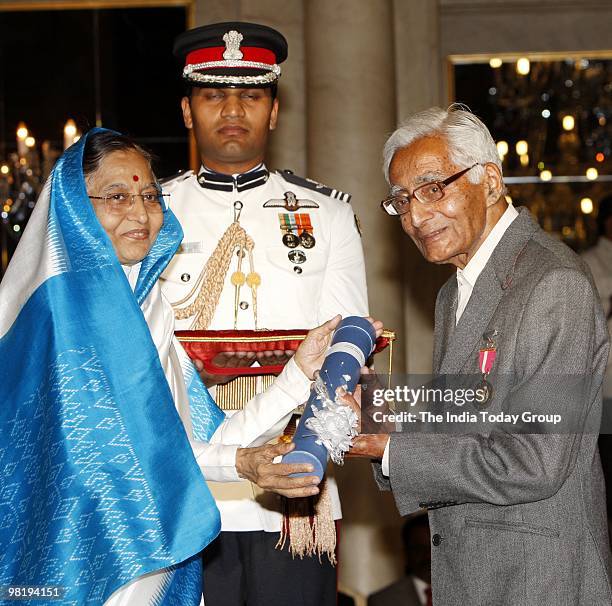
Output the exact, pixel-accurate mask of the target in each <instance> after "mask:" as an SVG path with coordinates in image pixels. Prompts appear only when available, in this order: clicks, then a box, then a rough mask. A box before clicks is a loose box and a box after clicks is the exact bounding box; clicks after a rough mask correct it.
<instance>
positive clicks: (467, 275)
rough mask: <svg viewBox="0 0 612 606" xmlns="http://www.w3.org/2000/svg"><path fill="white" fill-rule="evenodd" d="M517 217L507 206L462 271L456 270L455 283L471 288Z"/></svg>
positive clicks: (513, 209) (516, 213) (512, 207)
mask: <svg viewBox="0 0 612 606" xmlns="http://www.w3.org/2000/svg"><path fill="white" fill-rule="evenodd" d="M517 217H518V211H517V210H516V208H514V206H512V204H508V208H507V209H506V212H504V214H503V215H502V216H501V217H500V219H499V221H498V222H497V223H496V224H495V225H494V226H493V229H492V230H491V231H490V232H489V235H488V236H487V237H486V238H485V241H484V242H483V243H482V244H481V245H480V247H479V248H478V250H477V251H476V253H475V254H474V256H473V257H472V258H471V259H470V260H469V261H468V264H467V265H466V266H465V267H464V268H463V269H457V281H458V282H459V281H460V280H461V279H463V280H465V281H466V282H467V283H468V284H469V285H470V286H471V287H472V288H474V285H475V284H476V280H478V276H479V275H480V274H481V273H482V270H483V269H484V268H485V265H486V264H487V262H488V260H489V259H490V258H491V255H492V254H493V251H494V250H495V247H496V246H497V245H498V244H499V241H500V240H501V239H502V236H503V235H504V234H505V233H506V230H507V229H508V227H510V224H511V223H512V221H514V219H516V218H517Z"/></svg>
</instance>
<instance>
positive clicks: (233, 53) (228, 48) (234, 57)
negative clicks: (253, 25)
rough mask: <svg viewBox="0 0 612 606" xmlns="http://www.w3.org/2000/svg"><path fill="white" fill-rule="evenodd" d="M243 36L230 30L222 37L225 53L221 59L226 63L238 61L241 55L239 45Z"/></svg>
mask: <svg viewBox="0 0 612 606" xmlns="http://www.w3.org/2000/svg"><path fill="white" fill-rule="evenodd" d="M243 38H244V36H243V35H242V34H241V33H240V32H237V31H236V30H234V29H233V30H231V31H229V32H227V33H226V34H225V35H224V36H223V42H225V51H224V52H223V58H224V59H225V60H226V61H240V60H241V59H242V57H243V54H242V52H241V50H240V43H241V42H242V39H243Z"/></svg>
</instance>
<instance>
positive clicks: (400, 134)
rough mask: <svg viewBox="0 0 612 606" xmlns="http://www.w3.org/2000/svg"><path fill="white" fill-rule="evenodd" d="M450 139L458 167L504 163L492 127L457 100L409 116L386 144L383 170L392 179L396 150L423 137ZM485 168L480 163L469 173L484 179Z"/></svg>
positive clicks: (477, 179)
mask: <svg viewBox="0 0 612 606" xmlns="http://www.w3.org/2000/svg"><path fill="white" fill-rule="evenodd" d="M435 136H441V137H444V138H445V139H446V142H447V144H448V150H449V152H450V158H451V160H452V161H453V162H454V163H455V164H456V165H457V167H458V168H468V167H469V166H472V164H475V163H477V162H478V163H480V164H486V163H487V162H491V163H493V164H497V166H498V167H499V170H500V171H501V170H502V163H501V160H500V159H499V155H498V153H497V147H496V145H495V141H493V137H491V133H490V132H489V129H488V128H487V127H486V126H485V125H484V124H483V123H482V122H481V121H480V120H479V119H478V118H477V117H476V116H475V115H474V114H473V113H472V112H471V111H470V110H469V108H467V107H466V106H465V105H461V104H459V103H455V104H453V105H451V106H450V107H449V108H448V109H446V110H445V109H442V108H440V107H430V108H429V109H426V110H424V111H422V112H419V113H418V114H414V116H411V117H410V118H408V120H406V121H405V122H404V123H403V124H402V125H401V126H400V127H399V128H398V129H397V130H396V131H395V132H394V133H393V134H392V135H391V136H390V137H389V138H388V139H387V142H386V143H385V147H384V148H383V170H384V173H385V178H386V179H387V182H388V183H389V184H390V183H391V182H390V181H389V167H390V166H391V161H392V160H393V156H394V155H395V153H396V152H397V151H398V150H400V149H402V148H404V147H407V146H408V145H410V144H411V143H412V142H413V141H416V140H417V139H420V138H421V137H435ZM483 177H484V168H483V167H482V166H476V167H475V168H474V169H473V170H471V171H470V172H469V173H468V174H467V178H468V179H469V180H470V181H471V182H472V183H480V181H481V180H482V178H483Z"/></svg>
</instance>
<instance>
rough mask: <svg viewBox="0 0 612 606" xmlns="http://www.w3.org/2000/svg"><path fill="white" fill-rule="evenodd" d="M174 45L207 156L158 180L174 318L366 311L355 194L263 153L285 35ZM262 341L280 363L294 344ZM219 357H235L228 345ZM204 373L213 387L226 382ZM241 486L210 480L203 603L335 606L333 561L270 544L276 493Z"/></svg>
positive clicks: (234, 31)
mask: <svg viewBox="0 0 612 606" xmlns="http://www.w3.org/2000/svg"><path fill="white" fill-rule="evenodd" d="M175 54H176V55H177V56H179V57H181V58H182V59H184V61H185V66H184V71H183V78H184V80H185V82H186V84H187V86H188V92H187V94H186V96H185V97H184V98H183V100H182V108H183V114H184V119H185V125H186V126H187V128H189V129H192V130H193V133H194V135H195V139H196V143H197V146H198V150H199V154H200V158H201V162H202V165H201V168H200V169H199V171H198V172H197V173H194V172H186V173H184V174H181V175H179V176H177V177H175V178H173V179H171V180H169V181H168V182H166V183H165V185H164V191H165V192H166V193H170V194H171V195H170V200H171V202H170V204H171V207H172V210H173V212H174V213H175V214H176V215H177V217H178V218H179V220H180V221H181V224H182V227H183V230H184V232H185V237H184V240H183V243H182V246H181V248H180V249H179V251H178V254H177V255H176V256H175V258H174V259H173V261H172V262H171V264H170V265H169V266H168V268H167V270H166V272H165V273H164V275H163V282H162V284H163V286H162V287H163V289H164V293H165V295H166V297H167V298H168V299H169V300H170V301H171V302H172V303H173V304H174V309H175V314H176V317H177V328H179V329H211V330H215V329H237V330H245V329H298V328H299V329H301V328H304V329H306V328H310V327H313V326H316V325H318V324H320V323H321V322H323V321H325V320H328V319H330V318H332V317H334V316H335V315H336V314H342V315H343V316H346V315H362V316H363V315H367V311H368V307H367V292H366V282H365V267H364V260H363V251H362V246H361V239H360V235H359V230H358V227H357V222H356V219H355V217H354V215H353V211H352V209H351V206H350V204H349V199H350V196H349V195H348V194H345V193H342V192H340V191H337V190H334V189H332V188H328V187H326V186H323V185H321V184H319V183H316V182H314V181H311V180H308V179H305V178H302V177H298V176H296V175H294V174H293V173H292V172H291V171H288V170H283V171H275V172H273V171H269V170H268V168H267V167H266V166H265V164H264V163H263V160H264V155H265V151H266V146H267V138H268V134H269V132H270V131H272V130H273V129H274V128H275V126H276V119H277V114H278V99H277V97H276V85H277V80H278V77H279V76H280V71H281V70H280V67H279V64H280V63H281V62H282V61H284V59H285V58H286V56H287V43H286V40H285V38H284V37H283V36H282V35H281V34H280V33H279V32H277V31H275V30H273V29H271V28H268V27H264V26H261V25H255V24H248V23H221V24H214V25H210V26H205V27H200V28H196V29H195V30H190V31H188V32H185V33H184V34H182V35H181V36H179V37H178V38H177V41H176V43H175ZM266 353H267V355H268V356H270V357H272V358H273V360H272V361H278V360H277V358H278V359H280V360H284V359H286V358H285V356H286V355H288V354H290V353H291V352H283V351H278V352H266ZM252 361H253V359H252V358H248V360H247V361H246V363H251V362H252ZM265 361H270V359H269V358H266V360H262V359H260V362H262V363H265ZM217 362H218V361H217ZM225 362H233V363H235V362H236V359H235V358H232V355H231V354H229V353H228V354H227V356H226V360H225ZM218 363H219V362H218ZM223 363H224V361H223V360H222V361H221V362H220V363H219V364H220V365H223ZM243 363H244V362H243ZM207 378H208V384H210V385H212V384H214V383H221V382H222V380H221V379H220V377H214V376H208V377H207ZM242 379H243V378H240V379H237V380H236V381H240V380H242ZM233 383H234V381H232V383H230V384H228V385H219V386H218V387H217V393H216V398H217V400H218V401H220V402H221V405H222V406H223V407H224V408H226V409H228V408H229V409H231V408H239V407H240V403H239V402H238V403H236V402H234V401H232V398H236V397H237V396H236V393H238V391H240V390H236V389H233V390H232V389H231V386H232V384H233ZM259 383H260V385H259V388H261V387H262V384H264V383H265V382H264V381H262V380H260V381H259ZM247 391H248V386H247ZM243 395H244V396H245V397H248V395H251V394H243ZM230 414H231V411H230ZM233 456H235V451H232V447H227V452H225V453H224V452H221V450H219V451H218V457H219V459H220V460H222V459H223V458H225V459H226V460H227V461H230V460H232V457H233ZM227 469H228V476H227V477H226V478H223V479H226V480H231V479H236V478H235V477H234V476H233V475H232V474H235V473H236V472H235V470H234V469H235V468H233V467H232V466H231V465H229V464H228V466H227ZM327 484H328V486H327V490H324V491H323V492H326V493H327V494H328V497H327V498H328V499H329V500H331V504H332V510H333V518H334V519H338V518H340V516H341V512H340V502H339V499H338V495H337V489H336V487H335V484H334V483H333V480H331V481H328V482H327ZM240 485H242V486H241V487H240V488H236V484H224V485H223V486H224V487H226V488H225V492H220V491H219V486H216V487H214V486H213V491H214V494H215V497H216V499H217V504H218V506H219V509H220V511H221V519H222V532H221V535H220V537H219V539H218V540H217V542H216V545H212V546H211V547H209V548H208V549H207V553H206V554H205V571H204V575H205V579H204V597H205V601H206V603H207V604H212V605H214V606H224V605H228V606H229V605H231V606H238V605H242V604H248V605H249V606H251V605H259V604H262V605H263V604H266V605H269V604H272V603H276V604H290V603H292V604H300V605H303V606H308V605H311V604H312V605H313V606H314V605H317V606H319V605H326V604H330V605H332V604H335V603H336V572H335V568H334V567H333V566H332V565H331V564H330V562H329V560H328V559H327V558H321V559H319V558H317V557H316V556H315V557H304V558H293V557H292V555H291V554H290V553H289V551H288V550H287V548H285V549H282V550H279V549H275V545H276V543H277V541H278V538H279V531H280V530H281V525H282V523H283V516H282V502H281V499H280V497H278V496H276V495H272V494H270V493H264V494H262V493H261V491H258V490H257V489H256V488H255V489H254V488H253V487H252V486H251V485H249V484H248V483H247V482H243V483H239V484H238V486H240ZM321 496H322V495H321ZM307 519H308V518H307ZM332 529H333V524H332ZM332 532H333V530H332ZM319 534H321V535H323V534H324V533H323V531H320V533H319ZM332 540H333V541H335V537H332ZM332 559H333V558H332Z"/></svg>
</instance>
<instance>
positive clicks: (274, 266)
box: [161, 172, 368, 532]
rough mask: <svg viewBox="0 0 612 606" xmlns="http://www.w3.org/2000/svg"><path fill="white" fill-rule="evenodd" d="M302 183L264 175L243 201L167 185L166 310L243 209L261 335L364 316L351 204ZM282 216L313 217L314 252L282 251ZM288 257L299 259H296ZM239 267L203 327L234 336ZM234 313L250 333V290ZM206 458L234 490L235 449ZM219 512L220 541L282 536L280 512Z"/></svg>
mask: <svg viewBox="0 0 612 606" xmlns="http://www.w3.org/2000/svg"><path fill="white" fill-rule="evenodd" d="M287 179H291V180H292V181H294V182H290V181H288V180H287ZM298 179H299V178H295V177H293V176H292V175H290V174H288V175H286V177H284V176H282V174H279V173H270V175H269V177H268V179H267V180H265V181H264V182H263V183H261V184H260V185H257V186H255V187H251V188H249V189H244V190H243V191H237V188H236V186H235V185H234V188H233V190H232V191H230V192H228V191H219V190H215V189H209V188H203V187H202V186H201V185H200V184H199V183H198V180H197V176H196V175H195V174H194V173H193V172H188V173H185V174H183V175H180V176H179V177H176V178H174V179H172V180H171V181H169V182H167V183H166V184H165V185H164V192H165V193H169V194H170V199H169V203H170V207H171V208H172V211H173V212H174V213H175V214H176V216H177V217H178V219H179V221H180V222H181V225H182V227H183V230H184V232H185V237H184V240H183V243H182V245H181V248H180V249H179V251H178V254H177V255H176V256H175V257H174V259H173V260H172V261H171V263H170V264H169V265H168V267H167V268H166V271H165V272H164V274H163V275H162V282H161V284H162V289H163V291H164V294H165V296H166V297H167V298H168V300H169V301H171V302H176V301H178V300H181V299H182V298H183V297H185V296H186V295H187V294H188V293H189V291H190V290H191V289H192V288H193V284H194V282H195V281H196V280H197V277H198V276H199V274H200V272H201V271H202V268H203V267H204V264H205V263H206V261H207V260H208V258H209V257H210V255H211V253H212V252H213V251H214V249H215V247H216V246H217V244H218V242H219V239H220V238H221V236H222V235H223V233H224V232H225V230H226V229H227V228H228V227H229V226H230V224H231V223H232V222H233V220H234V216H235V212H236V209H235V206H236V204H235V203H236V202H237V201H240V202H241V203H242V209H241V212H240V218H239V220H240V224H241V226H242V227H243V228H244V229H245V230H246V232H247V233H248V235H249V236H251V238H253V240H254V243H255V247H254V250H253V259H254V271H256V272H257V273H259V274H260V275H261V285H260V286H259V288H258V289H257V307H258V328H269V329H297V328H304V329H308V328H312V327H314V326H317V325H319V324H321V323H323V322H324V321H326V320H329V319H330V318H332V317H333V316H335V315H336V314H342V315H343V316H348V315H359V316H363V315H367V313H368V305H367V290H366V281H365V265H364V259H363V249H362V246H361V239H360V236H359V232H358V229H357V226H356V221H355V217H354V215H353V211H352V208H351V206H350V204H348V203H347V202H345V201H343V199H346V198H347V197H348V196H346V195H344V194H341V192H336V191H331V192H329V190H325V189H319V191H317V190H316V189H315V185H314V184H313V182H306V183H305V184H306V185H307V186H301V185H299V184H296V183H295V181H296V180H298ZM303 181H305V180H303ZM320 191H327V192H329V193H330V194H331V195H324V194H323V193H320ZM287 192H291V193H292V194H294V195H295V197H296V198H297V200H298V201H302V200H303V201H308V202H309V204H308V205H309V206H315V207H314V208H313V207H310V208H299V209H298V210H296V211H295V212H288V211H287V210H286V209H285V208H282V207H281V208H278V207H271V204H270V203H269V201H270V200H276V201H280V202H279V204H280V203H282V204H284V201H285V199H286V197H287ZM267 202H268V205H267V206H264V205H265V204H266V203H267ZM312 203H314V204H312ZM272 204H277V203H276V202H273V203H272ZM298 204H299V202H298ZM238 206H239V205H238ZM282 214H289V215H295V214H307V215H308V216H309V218H310V223H311V224H312V235H313V236H314V239H315V245H314V246H313V247H312V248H309V249H306V248H304V247H303V246H301V245H300V246H298V247H297V248H294V249H291V248H288V247H287V246H285V245H284V244H283V241H282V236H283V234H284V232H283V231H282V230H281V221H282V219H280V218H279V215H282ZM292 251H301V253H300V254H299V255H298V256H299V257H300V258H303V259H304V260H303V262H302V263H294V262H292V261H291V260H290V258H289V253H290V252H292ZM293 257H294V259H295V255H293ZM237 263H238V258H237V256H236V257H235V258H234V259H233V260H232V263H231V265H230V268H229V270H228V272H227V275H226V278H225V285H224V288H223V291H222V293H221V298H220V300H219V304H218V306H217V308H216V311H215V314H214V316H213V319H212V321H211V323H210V325H209V327H208V328H209V329H211V330H220V329H232V328H234V309H235V304H234V303H235V290H234V286H233V285H232V284H231V283H230V277H231V275H232V273H233V272H234V271H236V270H237ZM242 271H243V272H245V273H248V271H250V270H249V266H248V260H247V259H244V260H243V264H242ZM239 303H240V304H239V306H238V318H237V324H236V328H237V329H239V330H240V329H242V330H246V329H253V328H255V324H254V315H253V307H252V306H253V302H252V300H251V291H250V289H249V288H248V287H247V286H243V287H242V288H241V291H240V297H239ZM190 325H191V320H177V323H176V327H177V329H189V328H190ZM288 420H289V416H288V417H287V421H288ZM210 450H211V452H210V453H209V456H208V463H209V464H210V465H211V466H212V467H214V468H217V469H218V468H220V467H225V468H226V469H227V470H228V473H227V476H226V477H225V478H216V479H223V480H226V481H231V480H236V479H237V477H236V475H235V469H234V467H233V466H231V465H228V463H229V459H230V458H231V457H232V456H234V455H235V448H234V449H233V451H232V449H231V447H224V446H221V445H211V446H210ZM226 451H227V452H226ZM206 458H207V457H202V455H200V457H199V461H200V464H206V462H207V461H206ZM222 461H223V462H222ZM331 484H333V486H331ZM330 488H331V496H332V503H333V505H334V517H335V518H339V517H341V513H340V502H339V499H338V495H337V489H336V487H335V483H333V482H330ZM218 505H219V509H220V511H221V520H222V530H223V531H247V530H249V531H250V530H266V531H269V532H276V531H279V530H280V527H281V521H282V515H281V513H280V508H279V507H276V506H274V505H272V504H270V503H268V502H266V506H265V507H263V506H261V505H260V504H259V503H258V502H256V501H248V500H240V501H225V500H224V501H218Z"/></svg>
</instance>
